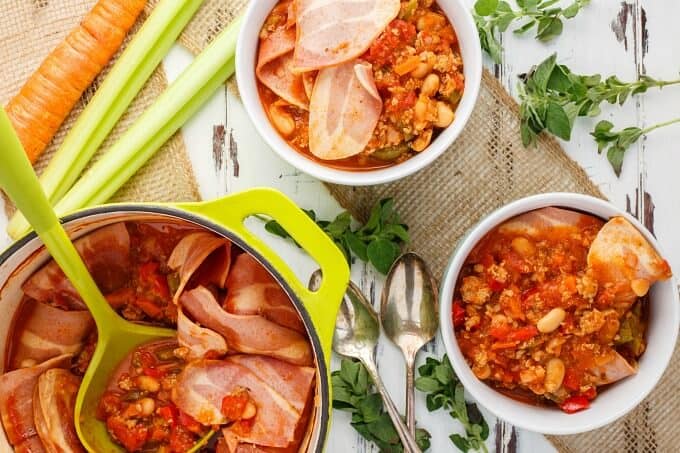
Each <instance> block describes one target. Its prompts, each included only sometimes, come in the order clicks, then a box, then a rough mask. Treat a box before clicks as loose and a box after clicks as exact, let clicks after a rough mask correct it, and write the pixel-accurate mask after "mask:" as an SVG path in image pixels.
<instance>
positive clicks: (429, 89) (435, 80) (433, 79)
mask: <svg viewBox="0 0 680 453" xmlns="http://www.w3.org/2000/svg"><path fill="white" fill-rule="evenodd" d="M437 90H439V76H438V75H437V74H429V75H428V76H427V77H425V80H423V86H422V87H420V94H421V95H423V96H427V97H432V96H434V95H435V94H436V93H437Z"/></svg>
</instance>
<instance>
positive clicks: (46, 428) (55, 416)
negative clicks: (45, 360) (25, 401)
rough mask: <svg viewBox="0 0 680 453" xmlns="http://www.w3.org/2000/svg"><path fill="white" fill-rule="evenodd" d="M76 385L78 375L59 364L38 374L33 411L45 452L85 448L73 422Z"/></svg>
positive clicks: (82, 450) (77, 451)
mask: <svg viewBox="0 0 680 453" xmlns="http://www.w3.org/2000/svg"><path fill="white" fill-rule="evenodd" d="M79 387H80V378H78V377H77V376H75V375H74V374H72V373H71V372H69V371H67V370H64V369H60V368H55V369H51V370H47V371H46V372H44V373H43V374H41V375H40V377H39V378H38V383H37V385H36V386H35V390H34V392H33V415H34V421H35V427H36V430H37V431H38V436H39V437H40V440H41V441H42V443H43V445H44V446H45V448H46V449H47V451H48V452H69V453H79V452H84V451H85V450H84V449H83V447H82V446H81V444H80V441H79V440H78V434H76V429H75V426H74V425H73V411H74V408H75V405H76V395H77V394H78V388H79Z"/></svg>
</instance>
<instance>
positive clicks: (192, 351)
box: [177, 307, 227, 360]
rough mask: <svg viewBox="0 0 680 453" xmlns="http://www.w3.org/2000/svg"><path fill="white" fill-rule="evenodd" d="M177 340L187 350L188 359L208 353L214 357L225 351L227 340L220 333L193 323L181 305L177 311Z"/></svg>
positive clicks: (201, 356)
mask: <svg viewBox="0 0 680 453" xmlns="http://www.w3.org/2000/svg"><path fill="white" fill-rule="evenodd" d="M177 342H178V343H179V345H180V346H182V347H185V348H187V349H188V350H189V354H188V356H187V358H188V359H189V360H195V359H200V358H204V357H206V356H207V355H208V354H210V355H212V356H213V357H214V356H215V355H216V356H222V355H224V354H226V353H227V342H226V341H225V340H224V338H223V337H222V335H220V334H218V333H216V332H213V331H212V330H210V329H206V328H204V327H201V326H199V325H198V324H196V323H194V322H193V321H192V320H191V319H189V318H188V317H187V315H185V314H184V312H183V311H182V308H181V307H180V308H179V309H178V311H177Z"/></svg>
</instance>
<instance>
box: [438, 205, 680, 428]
mask: <svg viewBox="0 0 680 453" xmlns="http://www.w3.org/2000/svg"><path fill="white" fill-rule="evenodd" d="M546 206H556V207H563V208H567V209H574V210H579V211H582V212H585V213H589V214H593V215H595V216H597V217H600V218H602V219H609V218H611V217H613V216H623V217H625V218H626V219H627V220H629V221H630V222H631V223H632V224H633V225H635V227H637V228H638V229H639V230H640V232H641V233H642V234H643V235H644V236H645V238H646V239H647V240H648V241H649V242H650V243H651V244H652V245H653V246H654V248H655V249H656V250H657V251H658V252H659V253H660V254H661V255H662V256H663V251H662V250H661V248H660V247H659V244H658V243H657V241H656V239H655V238H654V236H652V234H651V233H650V232H649V231H648V230H647V229H646V228H645V227H644V226H642V224H640V222H638V221H637V220H636V219H635V218H634V217H632V216H631V215H629V214H628V213H626V212H625V211H623V210H621V209H619V208H617V207H616V206H614V205H612V204H610V203H608V202H606V201H603V200H601V199H599V198H594V197H590V196H586V195H579V194H572V193H549V194H542V195H536V196H532V197H528V198H523V199H521V200H517V201H515V202H512V203H510V204H508V205H506V206H504V207H502V208H500V209H498V210H496V211H494V212H493V213H491V214H490V215H489V216H487V217H486V218H485V219H484V220H482V221H481V222H480V223H478V224H477V225H476V226H475V227H473V228H472V230H471V231H470V232H469V233H468V234H467V236H465V237H464V238H463V239H461V241H460V242H459V244H458V247H457V248H456V250H455V252H454V254H453V257H452V258H451V261H450V262H449V265H448V268H447V269H446V272H445V273H444V279H443V280H442V288H441V291H440V304H439V306H440V319H441V332H442V337H443V339H444V345H445V346H446V351H447V353H448V355H449V358H450V360H451V364H452V365H453V368H454V370H455V371H456V374H457V375H458V377H459V378H460V380H461V382H462V383H463V385H464V386H465V388H466V389H467V390H468V392H469V393H470V395H472V397H473V398H474V399H475V400H477V401H478V402H479V403H480V404H481V405H482V406H484V407H486V408H487V409H488V410H489V411H491V412H493V413H494V414H495V415H496V416H498V417H499V418H501V419H503V420H505V421H507V422H509V423H512V424H513V425H515V426H518V427H520V428H524V429H528V430H531V431H536V432H540V433H544V434H575V433H580V432H585V431H590V430H592V429H595V428H598V427H600V426H603V425H606V424H608V423H611V422H613V421H614V420H616V419H617V418H619V417H622V416H623V415H625V414H626V413H628V412H629V411H630V410H632V409H633V408H634V407H635V406H637V405H638V404H639V403H640V402H641V401H642V400H643V399H644V398H645V397H646V396H647V395H648V394H649V392H651V391H652V389H653V388H654V386H655V385H656V383H657V382H658V381H659V379H660V378H661V375H662V374H663V372H664V370H665V369H666V366H667V365H668V362H669V361H670V359H671V356H672V354H673V349H674V347H675V342H676V340H677V336H678V326H679V324H680V301H679V300H678V290H677V285H676V282H675V278H671V279H669V280H667V281H665V282H659V283H656V284H655V285H654V286H653V287H652V289H651V291H650V300H651V309H650V319H649V327H648V330H647V342H648V344H647V350H646V351H645V353H644V354H643V355H642V357H641V358H640V368H639V371H638V373H637V374H636V375H634V376H631V377H628V378H626V379H623V380H621V381H619V382H617V383H615V384H613V385H612V386H610V387H609V388H607V389H606V390H604V391H603V392H602V393H601V394H599V395H598V396H597V398H595V400H594V401H593V402H592V403H591V406H590V408H588V409H587V410H584V411H581V412H577V413H575V414H566V413H564V412H562V411H561V410H560V409H559V408H551V407H537V406H532V405H529V404H526V403H522V402H519V401H516V400H514V399H512V398H509V397H507V396H504V395H502V394H501V393H499V392H497V391H496V390H494V389H493V388H491V387H490V386H488V385H486V384H485V383H483V382H482V381H481V380H479V379H478V378H477V377H476V376H475V375H474V374H473V373H472V370H471V369H470V367H469V365H468V364H467V362H466V361H465V358H464V357H463V354H462V353H461V351H460V348H459V347H458V343H457V342H456V336H455V334H454V330H453V322H452V320H451V304H452V298H453V292H454V289H455V285H456V280H457V278H458V274H459V272H460V269H461V267H462V266H463V264H464V262H465V260H466V259H467V257H468V255H469V254H470V251H471V250H472V248H473V247H474V246H475V245H476V244H477V243H478V242H479V240H480V239H481V238H482V237H484V235H485V234H486V233H488V232H489V231H491V230H492V229H493V228H495V227H496V226H498V225H500V224H501V223H503V222H504V221H506V220H508V219H510V218H512V217H514V216H516V215H519V214H522V213H525V212H527V211H531V210H534V209H538V208H543V207H546Z"/></svg>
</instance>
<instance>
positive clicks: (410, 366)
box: [406, 357, 416, 437]
mask: <svg viewBox="0 0 680 453" xmlns="http://www.w3.org/2000/svg"><path fill="white" fill-rule="evenodd" d="M415 366H416V359H415V357H406V426H408V430H409V432H410V433H411V436H413V437H415V436H416V389H415V377H414V374H415Z"/></svg>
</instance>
